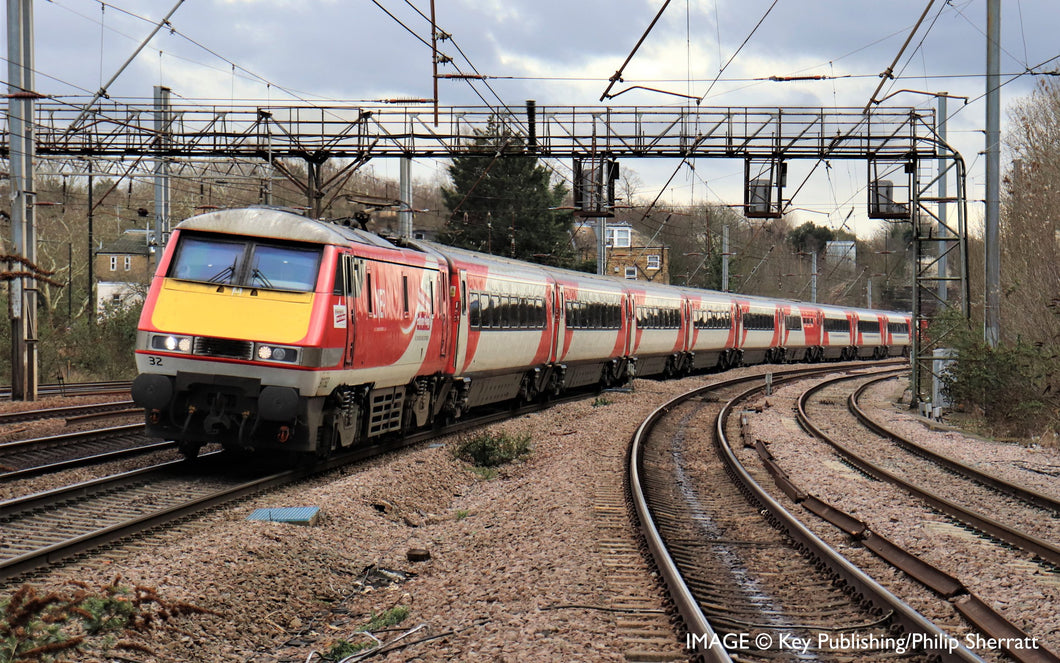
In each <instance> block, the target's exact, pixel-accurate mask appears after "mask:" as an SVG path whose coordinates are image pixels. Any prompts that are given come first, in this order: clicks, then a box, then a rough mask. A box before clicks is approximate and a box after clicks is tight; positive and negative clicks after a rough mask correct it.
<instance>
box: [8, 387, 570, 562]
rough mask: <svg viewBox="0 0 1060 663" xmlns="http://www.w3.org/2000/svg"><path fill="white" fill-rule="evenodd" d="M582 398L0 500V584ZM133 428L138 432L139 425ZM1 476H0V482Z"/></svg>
mask: <svg viewBox="0 0 1060 663" xmlns="http://www.w3.org/2000/svg"><path fill="white" fill-rule="evenodd" d="M580 398H584V394H573V395H570V396H567V397H564V398H559V399H555V400H552V401H551V402H550V403H547V404H545V403H542V404H534V405H528V406H526V407H523V408H519V409H517V410H510V409H506V410H503V411H501V410H498V411H494V412H485V413H482V414H480V416H477V417H475V418H473V419H467V420H463V421H461V422H458V423H455V424H452V425H450V426H446V427H444V428H440V429H437V430H428V431H422V432H419V433H415V434H411V435H407V436H405V437H403V438H400V439H396V440H390V441H386V442H381V443H379V444H376V445H373V446H367V447H361V448H358V449H355V450H351V451H349V452H347V453H344V454H340V455H336V456H334V457H332V458H329V459H327V460H324V461H320V462H317V463H315V464H309V465H307V464H303V465H296V466H295V467H291V466H290V464H287V465H286V466H285V467H284V469H282V470H279V469H276V467H275V466H270V465H267V464H263V463H258V462H256V461H254V460H253V459H252V458H251V459H249V460H248V458H246V457H240V458H239V462H233V457H232V455H231V454H229V453H226V452H213V453H209V454H203V455H201V456H200V457H199V458H198V459H196V460H194V461H190V462H189V461H186V460H182V461H171V462H166V463H161V464H158V465H153V466H150V467H145V468H141V469H138V470H134V471H131V472H125V473H122V474H118V475H113V476H107V477H102V478H99V479H95V480H92V481H87V482H83V483H79V484H75V485H71V486H64V487H61V488H57V489H55V490H51V491H46V492H42V493H36V494H33V495H28V496H24V497H18V498H14V499H10V500H7V501H4V502H0V531H2V532H3V534H4V535H3V538H2V539H0V581H8V580H12V579H14V578H17V577H18V576H20V575H23V574H26V573H29V572H32V571H35V570H37V569H40V568H41V567H44V566H47V565H49V564H53V563H56V562H60V561H62V560H65V559H68V558H71V557H73V556H75V555H78V554H81V553H85V552H87V551H91V550H93V549H95V548H97V547H99V546H102V545H104V544H108V543H112V542H115V541H119V540H122V539H125V538H127V537H130V536H132V535H134V534H139V533H142V532H145V531H148V530H151V529H153V528H155V527H160V526H164V525H166V524H169V523H173V522H175V521H180V520H182V519H185V518H188V517H191V516H194V515H195V514H198V513H202V512H205V511H208V510H210V509H213V508H216V507H219V506H222V505H224V504H227V503H231V502H234V501H237V500H240V499H243V498H245V497H249V496H251V495H255V494H258V493H261V492H264V491H267V490H271V489H274V488H278V487H281V486H285V485H289V484H292V483H295V482H298V481H302V480H304V479H307V478H309V477H311V476H316V475H320V474H323V473H326V472H330V471H332V470H336V469H339V468H341V467H344V466H346V465H350V464H353V463H357V462H361V461H363V460H365V459H367V458H371V457H374V456H377V455H380V454H383V453H387V452H389V451H394V450H397V449H400V448H404V447H407V446H411V445H413V444H418V443H421V442H425V441H428V440H430V439H433V438H435V437H439V436H443V435H451V434H453V433H457V432H461V431H463V430H467V429H471V428H475V427H479V426H483V425H486V424H490V423H494V422H497V421H502V420H504V419H507V418H509V417H512V416H522V415H525V414H529V413H531V412H536V411H539V410H542V409H545V408H547V407H549V406H551V405H554V404H558V403H564V402H569V401H572V400H576V399H580ZM136 426H139V427H140V430H142V425H139V424H137V425H133V426H130V427H128V428H129V429H133V428H135V427H136ZM3 476H5V475H0V478H2V477H3Z"/></svg>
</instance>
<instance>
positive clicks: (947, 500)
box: [798, 377, 1060, 570]
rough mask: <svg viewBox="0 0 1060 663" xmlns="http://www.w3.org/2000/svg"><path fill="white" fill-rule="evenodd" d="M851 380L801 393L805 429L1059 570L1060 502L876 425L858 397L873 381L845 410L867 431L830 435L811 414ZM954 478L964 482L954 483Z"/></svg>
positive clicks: (870, 470) (872, 471) (837, 412)
mask: <svg viewBox="0 0 1060 663" xmlns="http://www.w3.org/2000/svg"><path fill="white" fill-rule="evenodd" d="M849 379H851V378H849V377H845V378H840V379H833V380H828V381H825V382H822V383H820V384H818V385H815V386H814V387H813V388H811V389H809V390H807V391H806V392H804V393H803V394H802V396H800V398H799V401H798V408H799V413H798V416H799V421H800V422H801V423H802V425H803V426H804V427H805V428H806V429H807V430H809V431H810V432H811V433H812V434H813V435H815V436H817V437H819V438H820V439H822V440H823V441H825V442H826V443H828V444H829V445H830V446H832V448H834V449H835V450H836V451H837V452H838V453H839V454H840V455H841V456H842V457H843V458H844V459H845V460H846V461H847V462H849V463H851V464H853V465H854V466H856V467H857V468H858V469H860V470H862V471H864V472H866V473H867V474H869V475H871V476H873V477H875V478H876V479H879V480H881V481H887V482H889V483H892V484H894V485H895V486H898V487H899V488H901V489H902V490H904V491H905V492H907V493H909V494H910V495H914V496H916V497H917V498H919V499H921V500H923V501H924V502H926V503H927V504H929V505H931V507H932V508H934V509H937V510H938V511H940V512H942V513H944V514H946V515H947V516H949V517H951V518H954V519H956V520H957V521H959V522H961V523H963V524H965V525H967V526H969V527H973V528H975V529H976V530H978V531H979V532H981V533H982V534H984V535H987V536H989V537H992V538H993V539H996V540H998V541H1001V542H1004V543H1007V544H1009V545H1012V546H1016V547H1018V548H1021V549H1023V550H1025V551H1027V552H1030V553H1032V554H1034V555H1036V556H1037V557H1038V558H1039V559H1041V560H1042V561H1044V562H1046V563H1047V564H1049V565H1051V566H1052V568H1053V569H1054V570H1060V544H1058V543H1057V542H1060V501H1057V500H1055V499H1053V498H1052V497H1050V496H1048V495H1045V494H1042V493H1038V492H1035V491H1032V490H1029V489H1026V488H1023V487H1022V486H1017V485H1015V484H1012V483H1009V482H1007V481H1004V480H1002V479H1000V478H999V477H994V476H990V475H988V474H985V473H983V472H981V471H979V470H977V469H975V468H973V467H971V466H968V465H965V464H963V463H960V462H958V461H956V460H954V459H951V458H948V457H946V456H944V455H942V454H938V453H935V452H931V451H930V450H928V449H926V448H924V447H921V446H920V445H917V444H915V443H913V442H912V441H911V440H907V439H902V440H901V441H899V440H898V438H899V437H900V436H897V435H895V434H893V433H892V432H890V431H887V429H886V428H884V427H883V426H881V425H879V424H876V425H875V426H874V427H871V428H870V427H869V426H867V425H866V424H865V420H866V415H865V413H864V411H862V410H860V408H858V407H857V396H858V395H859V394H860V393H863V390H864V387H865V386H867V384H866V385H863V386H862V388H861V389H859V390H858V391H856V392H854V393H853V394H851V395H850V396H849V397H848V398H847V400H846V404H847V408H846V411H847V412H849V418H850V419H851V420H852V421H856V422H858V423H860V424H862V425H863V426H864V428H865V429H866V430H867V431H868V433H869V434H868V435H855V434H839V433H836V432H832V431H830V430H829V429H828V428H827V427H826V426H825V425H823V424H821V423H820V421H819V419H817V418H814V417H812V416H811V415H810V414H809V411H810V410H811V409H812V406H811V403H813V402H814V397H815V396H817V395H822V396H823V395H824V393H825V392H826V391H827V390H829V389H831V388H834V387H835V386H837V385H838V384H840V383H842V382H844V381H846V380H849ZM822 401H824V402H827V403H829V404H830V403H832V401H830V400H828V399H827V398H821V399H818V401H817V403H821V402H822ZM823 409H827V410H828V411H829V416H830V417H832V418H833V419H834V418H836V417H839V416H841V415H842V414H843V413H844V409H843V408H840V407H835V406H822V405H817V410H816V411H820V410H823ZM859 414H860V416H859ZM879 431H885V432H883V433H881V432H879ZM881 441H882V442H884V443H883V444H881ZM892 441H893V442H894V443H893V444H891V443H889V442H892ZM925 461H926V462H925ZM954 477H957V478H958V479H960V480H959V481H954Z"/></svg>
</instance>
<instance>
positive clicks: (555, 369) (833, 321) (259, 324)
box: [132, 207, 910, 457]
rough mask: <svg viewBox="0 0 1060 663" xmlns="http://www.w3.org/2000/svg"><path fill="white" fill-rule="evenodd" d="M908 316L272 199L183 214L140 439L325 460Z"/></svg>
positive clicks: (819, 346)
mask: <svg viewBox="0 0 1060 663" xmlns="http://www.w3.org/2000/svg"><path fill="white" fill-rule="evenodd" d="M909 345H910V314H909V313H900V312H889V311H879V310H870V309H857V308H845V307H838V306H829V305H822V304H815V303H805V302H796V301H789V300H778V299H769V298H763V297H752V296H746V295H740V294H734V293H727V292H715V291H709V290H701V289H695V288H689V287H680V286H672V285H663V284H657V283H652V282H646V281H633V280H624V279H618V278H612V277H607V276H598V275H593V274H586V273H581V272H575V271H570V270H565V269H560V268H554V267H549V266H544V265H539V264H533V263H528V262H522V261H519V260H514V259H508V258H504V257H499V256H494V255H485V254H481V253H476V252H473V251H467V250H463V249H458V248H454V247H450V246H445V245H442V244H438V243H435V242H431V241H426V240H409V239H402V240H396V239H394V240H391V239H386V238H384V237H382V236H379V235H377V234H374V233H371V232H368V231H366V230H363V229H361V228H357V227H351V226H350V225H344V224H342V223H336V222H329V221H320V220H314V219H310V218H307V217H305V216H302V215H300V214H297V213H295V212H293V211H290V210H284V209H279V208H273V207H249V208H237V209H223V210H216V211H211V212H207V213H204V214H199V215H196V216H192V217H190V218H187V219H185V220H184V221H182V222H181V223H179V224H178V225H177V226H176V227H175V228H174V229H173V232H172V234H171V236H170V238H169V241H168V242H167V243H166V247H165V250H164V251H163V252H162V255H161V257H160V259H159V261H158V266H157V269H156V271H155V273H154V275H153V277H152V281H151V285H150V288H149V290H148V294H147V296H146V298H145V301H144V305H143V310H142V313H141V316H140V320H139V324H138V329H137V341H136V351H135V354H136V366H137V372H138V375H137V377H136V378H135V379H134V381H133V383H132V398H133V400H134V402H135V403H136V404H137V406H138V407H142V408H143V409H144V411H145V419H146V424H147V431H148V434H149V435H150V436H153V437H159V438H162V439H166V440H171V441H175V442H176V443H177V444H178V447H179V449H180V451H181V452H182V453H183V454H184V455H185V456H188V457H195V456H196V455H197V454H198V453H199V451H200V449H201V447H202V446H203V445H205V444H210V443H219V444H220V445H222V447H223V448H225V449H231V450H244V451H255V452H261V453H276V452H281V451H287V452H292V453H293V454H295V456H296V457H303V456H309V457H326V456H328V455H330V454H332V453H334V452H335V451H337V450H340V449H346V448H349V447H354V446H357V445H363V444H366V443H369V442H373V441H377V440H376V438H380V437H382V436H387V435H402V434H406V433H408V432H409V431H412V430H417V429H423V428H426V427H431V426H435V425H440V424H442V423H447V422H453V421H456V420H459V419H460V418H461V417H463V416H465V414H466V413H467V412H469V411H471V410H474V409H476V408H482V407H483V406H490V405H507V404H511V405H512V406H515V405H518V404H521V403H530V402H533V401H540V400H547V399H550V398H554V397H556V396H559V395H561V394H563V393H565V392H569V391H572V390H577V389H583V388H584V389H606V388H611V387H616V386H621V385H625V384H627V383H629V382H630V381H631V380H632V379H633V378H634V377H663V378H669V377H681V376H685V375H689V374H691V373H693V372H697V371H708V370H725V369H729V368H733V367H736V366H741V365H749V364H758V363H765V362H772V363H784V362H796V361H799V362H816V361H825V360H851V359H858V358H862V359H869V358H875V359H883V358H887V357H897V356H903V355H906V356H907V355H908V352H909Z"/></svg>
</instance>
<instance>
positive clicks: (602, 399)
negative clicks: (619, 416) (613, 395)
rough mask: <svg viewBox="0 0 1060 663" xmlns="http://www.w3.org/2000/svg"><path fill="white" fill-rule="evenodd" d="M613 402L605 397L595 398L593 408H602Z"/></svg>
mask: <svg viewBox="0 0 1060 663" xmlns="http://www.w3.org/2000/svg"><path fill="white" fill-rule="evenodd" d="M612 402H613V401H612V400H611V399H610V398H608V397H606V396H597V397H596V400H594V401H593V407H603V406H605V405H610V404H611V403H612Z"/></svg>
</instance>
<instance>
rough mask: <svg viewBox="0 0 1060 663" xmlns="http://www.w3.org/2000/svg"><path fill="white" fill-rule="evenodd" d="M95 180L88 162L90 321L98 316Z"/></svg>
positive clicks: (90, 164)
mask: <svg viewBox="0 0 1060 663" xmlns="http://www.w3.org/2000/svg"><path fill="white" fill-rule="evenodd" d="M94 180H95V178H94V177H93V176H92V160H91V159H89V161H88V288H87V289H88V306H89V311H92V314H91V315H90V316H89V318H88V319H89V320H95V319H96V315H95V313H94V311H95V310H96V257H95V256H94V255H93V251H95V249H96V247H95V242H96V240H95V238H94V237H93V232H94V230H95V225H96V215H95V209H96V206H95V204H94V203H93V201H92V199H93V194H92V187H93V185H94V184H95V182H94Z"/></svg>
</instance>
